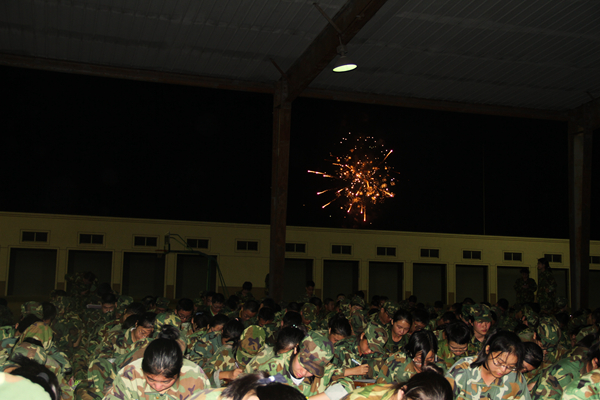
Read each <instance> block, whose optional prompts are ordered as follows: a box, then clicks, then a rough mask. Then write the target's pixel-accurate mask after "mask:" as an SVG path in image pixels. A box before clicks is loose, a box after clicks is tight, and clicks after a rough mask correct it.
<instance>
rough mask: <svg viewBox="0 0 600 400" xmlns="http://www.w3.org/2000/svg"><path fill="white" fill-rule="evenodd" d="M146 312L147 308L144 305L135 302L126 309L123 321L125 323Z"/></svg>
mask: <svg viewBox="0 0 600 400" xmlns="http://www.w3.org/2000/svg"><path fill="white" fill-rule="evenodd" d="M145 312H146V307H145V306H144V304H143V303H140V302H137V301H134V302H133V303H131V304H128V305H127V306H126V307H125V312H124V313H123V315H122V320H123V321H125V320H126V319H127V318H129V317H130V316H132V315H142V314H143V313H145Z"/></svg>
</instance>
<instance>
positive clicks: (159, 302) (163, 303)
mask: <svg viewBox="0 0 600 400" xmlns="http://www.w3.org/2000/svg"><path fill="white" fill-rule="evenodd" d="M169 303H171V301H170V300H169V299H167V298H166V297H159V298H158V299H156V308H166V309H168V308H169Z"/></svg>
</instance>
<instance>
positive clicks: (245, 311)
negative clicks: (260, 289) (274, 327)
mask: <svg viewBox="0 0 600 400" xmlns="http://www.w3.org/2000/svg"><path fill="white" fill-rule="evenodd" d="M258 307H259V304H258V302H257V301H256V300H248V301H247V302H246V303H244V305H243V306H242V308H241V309H240V310H239V311H237V310H236V311H232V312H231V313H229V314H227V316H228V317H229V319H234V318H236V319H237V320H238V321H240V322H241V323H242V324H244V327H246V328H247V327H249V326H250V325H256V323H257V322H258V321H257V320H256V314H258Z"/></svg>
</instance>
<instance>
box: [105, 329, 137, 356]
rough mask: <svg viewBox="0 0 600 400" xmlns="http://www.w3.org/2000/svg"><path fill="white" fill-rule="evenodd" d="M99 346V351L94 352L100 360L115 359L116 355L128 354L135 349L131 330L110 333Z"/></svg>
mask: <svg viewBox="0 0 600 400" xmlns="http://www.w3.org/2000/svg"><path fill="white" fill-rule="evenodd" d="M100 346H101V348H100V351H96V353H97V354H98V357H100V358H115V357H116V356H118V355H121V354H127V353H129V352H130V351H132V350H133V349H134V348H135V342H134V341H133V329H127V330H126V331H125V332H123V331H113V332H111V333H110V335H108V337H107V338H106V340H105V341H104V342H103V343H101V344H100Z"/></svg>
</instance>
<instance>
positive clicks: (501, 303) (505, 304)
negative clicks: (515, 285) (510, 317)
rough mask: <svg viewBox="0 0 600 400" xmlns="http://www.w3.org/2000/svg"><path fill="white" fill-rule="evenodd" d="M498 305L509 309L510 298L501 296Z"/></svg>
mask: <svg viewBox="0 0 600 400" xmlns="http://www.w3.org/2000/svg"><path fill="white" fill-rule="evenodd" d="M496 305H497V306H498V307H500V308H501V309H503V310H504V311H506V310H508V300H506V299H505V298H501V299H499V300H498V301H497V302H496Z"/></svg>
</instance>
